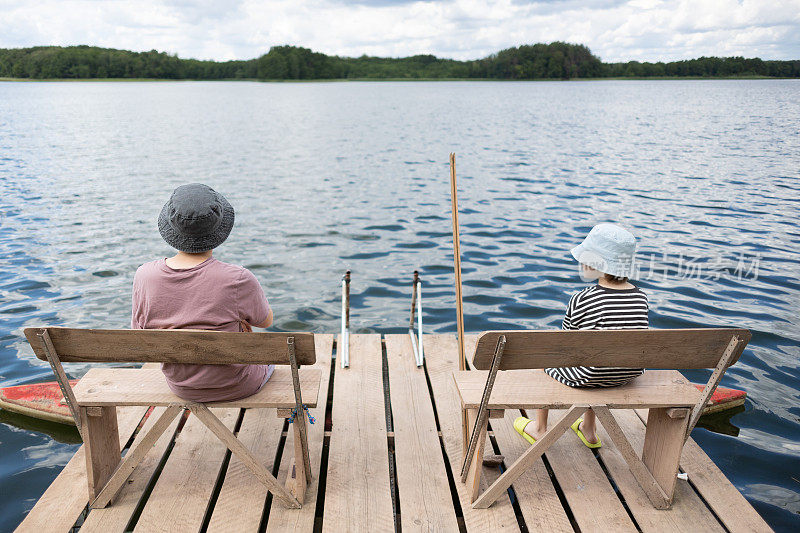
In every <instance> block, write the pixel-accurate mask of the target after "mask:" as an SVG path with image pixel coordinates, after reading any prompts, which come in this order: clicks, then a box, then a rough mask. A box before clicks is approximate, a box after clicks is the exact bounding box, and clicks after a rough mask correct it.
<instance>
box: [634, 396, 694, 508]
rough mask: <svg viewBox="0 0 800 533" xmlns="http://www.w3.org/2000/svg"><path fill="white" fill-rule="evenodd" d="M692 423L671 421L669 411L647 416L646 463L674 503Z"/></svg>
mask: <svg viewBox="0 0 800 533" xmlns="http://www.w3.org/2000/svg"><path fill="white" fill-rule="evenodd" d="M688 424H689V420H688V419H687V418H670V417H669V416H668V415H667V410H666V409H650V413H649V415H648V417H647V431H646V433H645V439H644V449H643V450H642V462H644V464H645V465H646V466H647V468H648V469H649V470H650V472H652V473H653V478H655V480H656V481H657V482H658V484H659V485H661V488H662V489H663V490H664V493H665V494H666V496H667V497H668V498H669V500H670V501H672V494H673V492H675V480H676V479H677V478H676V477H675V476H677V474H678V469H679V468H680V458H681V450H683V442H684V440H685V439H686V426H687V425H688Z"/></svg>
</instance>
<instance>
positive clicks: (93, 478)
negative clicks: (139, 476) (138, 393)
mask: <svg viewBox="0 0 800 533" xmlns="http://www.w3.org/2000/svg"><path fill="white" fill-rule="evenodd" d="M90 409H91V408H87V407H84V406H80V407H79V409H78V410H79V412H80V417H81V426H82V428H83V431H81V434H82V436H83V439H84V441H83V445H84V447H85V448H86V450H85V452H84V454H85V457H86V476H87V479H88V481H89V483H88V487H89V500H90V501H91V500H93V499H95V498H96V497H97V495H98V494H100V491H101V490H102V489H103V487H105V485H106V483H107V482H108V480H109V479H110V478H111V475H112V474H113V473H114V470H116V469H117V466H119V463H120V461H121V455H120V453H121V450H120V448H121V444H120V437H119V429H118V427H117V409H116V407H114V406H113V405H111V406H106V407H98V408H96V409H99V410H100V411H99V412H96V413H95V412H91V411H90Z"/></svg>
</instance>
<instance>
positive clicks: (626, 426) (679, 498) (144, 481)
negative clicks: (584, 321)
mask: <svg viewBox="0 0 800 533" xmlns="http://www.w3.org/2000/svg"><path fill="white" fill-rule="evenodd" d="M315 339H316V350H317V364H316V366H317V367H318V368H320V369H322V370H323V376H324V377H323V380H322V384H321V391H320V402H319V405H318V407H317V408H315V409H312V410H311V414H312V416H314V417H316V423H315V424H314V425H312V426H310V432H309V449H310V455H311V463H312V469H313V475H314V479H313V482H312V483H311V485H310V486H309V490H308V493H307V496H306V501H305V503H304V505H303V508H302V509H299V510H298V509H286V508H284V507H282V506H281V505H280V503H278V502H273V501H272V497H271V496H268V494H267V491H266V489H265V488H264V486H263V485H261V484H260V483H259V482H257V481H256V479H255V477H254V476H253V475H252V474H251V473H250V472H249V471H248V470H247V469H246V468H245V467H244V465H242V464H241V463H240V462H239V461H238V459H236V458H235V457H234V458H231V454H230V452H228V451H227V450H226V448H225V447H224V446H223V445H222V444H221V442H220V441H219V440H218V439H217V438H216V437H214V436H213V435H212V434H211V433H210V431H209V430H208V429H207V428H206V427H205V426H204V425H203V424H201V423H200V422H199V421H198V420H197V419H196V418H195V417H193V416H189V417H188V418H186V417H185V416H184V417H179V418H178V419H176V420H175V421H174V422H173V425H172V427H171V428H170V429H168V430H167V431H166V432H165V433H164V434H163V435H162V437H161V438H160V440H159V441H158V442H157V443H156V444H155V446H154V447H153V449H152V450H151V451H150V452H149V453H148V455H147V457H146V458H145V460H144V461H143V462H142V463H141V464H140V465H139V466H138V467H137V469H136V470H135V471H134V473H133V474H132V475H131V477H130V479H129V480H128V483H127V484H126V485H125V486H124V487H123V489H122V491H121V492H120V493H119V495H118V496H117V498H116V499H115V500H114V502H113V503H112V505H110V506H109V507H107V508H105V509H94V510H90V511H88V513H87V509H86V505H87V502H88V494H87V488H86V478H85V465H84V458H83V448H81V449H80V450H78V452H77V453H76V454H75V456H74V457H73V458H72V460H71V461H70V462H69V463H68V464H67V466H66V467H65V468H64V470H63V471H62V472H61V474H59V476H58V477H57V478H56V479H55V481H53V483H52V485H50V487H49V488H48V489H47V491H46V492H45V493H44V494H43V495H42V497H41V498H40V499H39V501H38V502H37V504H36V505H35V507H34V508H33V509H32V510H31V511H30V513H29V514H28V515H27V516H26V518H25V519H24V521H23V522H22V523H21V524H20V526H19V527H18V529H17V531H25V532H28V531H29V532H33V533H44V532H49V531H58V532H66V531H70V529H71V528H73V527H76V528H78V527H79V528H80V531H81V532H94V531H97V532H115V531H170V532H183V531H187V532H188V531H192V532H195V531H205V530H207V531H225V532H240V531H241V532H245V531H286V530H297V531H309V532H310V531H331V532H335V533H340V532H344V531H348V532H349V531H370V532H374V531H454V532H456V531H481V532H483V531H499V530H506V531H583V532H589V531H601V530H602V531H637V530H639V531H658V532H662V531H726V530H727V531H731V532H738V531H747V532H753V531H771V530H770V528H769V526H768V525H767V524H766V522H764V520H763V519H762V518H761V517H760V516H759V515H758V513H757V512H756V511H755V510H754V509H753V507H752V506H751V505H750V504H749V503H748V502H747V500H746V499H745V498H744V497H743V496H742V495H741V494H740V493H739V491H738V490H736V488H735V487H734V486H733V485H732V484H731V483H730V482H729V481H728V479H727V478H725V476H724V475H723V474H722V472H721V471H720V470H719V468H717V467H716V466H715V465H714V463H713V462H712V461H711V460H710V459H709V458H708V456H706V454H705V453H703V451H702V450H701V449H700V447H699V446H698V445H697V444H696V443H695V442H694V441H693V440H691V439H690V440H689V441H688V442H687V443H686V446H685V448H684V451H683V456H682V459H681V469H682V471H683V472H686V473H687V474H688V476H689V480H688V481H684V480H678V485H677V488H676V491H675V501H674V504H673V506H672V508H671V509H670V510H666V511H659V510H656V509H654V508H653V507H652V505H651V504H650V501H649V500H648V498H647V496H645V494H644V492H643V491H642V489H641V488H640V487H639V484H638V483H637V481H636V480H635V479H634V477H633V475H632V474H631V473H630V470H629V469H628V467H627V465H626V463H625V461H624V460H623V459H622V456H621V455H620V453H619V452H618V451H617V450H616V449H615V448H614V446H613V444H612V443H611V439H610V438H609V437H608V435H606V434H605V432H604V431H603V429H602V427H600V429H599V435H600V438H601V439H602V441H603V447H602V448H601V449H600V450H599V451H597V452H593V451H592V450H589V449H588V448H586V447H585V446H583V445H582V444H581V443H580V441H579V440H578V439H577V438H576V437H575V435H574V434H572V432H567V434H565V435H564V436H563V437H562V438H561V439H560V440H559V441H558V442H557V443H556V444H554V445H553V446H552V447H551V448H550V449H549V450H548V451H547V453H546V454H545V456H544V458H543V459H540V460H539V462H538V463H537V465H536V466H535V468H533V469H531V470H530V471H529V472H528V473H527V474H525V475H524V476H523V477H521V478H520V479H519V480H517V482H516V483H514V485H513V486H512V488H511V489H510V490H509V491H508V493H507V494H506V495H504V496H503V497H502V498H501V499H499V500H498V501H497V502H496V503H495V504H494V505H493V506H492V507H491V508H489V509H486V510H474V509H472V507H471V505H470V503H469V500H468V497H467V494H466V490H465V487H464V485H462V484H461V483H460V482H459V481H458V472H459V471H460V467H461V464H460V463H461V458H462V457H461V454H462V451H461V450H462V442H461V413H460V409H459V400H458V396H457V393H456V390H455V385H454V382H453V378H452V375H451V372H452V371H453V370H455V369H457V368H458V363H457V357H458V355H457V351H458V349H457V343H456V339H455V337H454V336H452V335H426V336H425V338H424V341H425V368H417V367H416V365H415V363H414V356H413V354H412V347H411V341H410V339H409V336H408V335H386V336H384V337H381V336H380V335H377V334H374V335H352V336H351V337H350V368H348V369H341V368H340V367H339V366H338V365H336V364H335V359H334V360H333V362H332V355H333V354H334V353H335V343H334V336H333V335H316V336H315ZM475 342H476V339H475V338H474V337H469V338H467V351H468V353H471V352H470V350H471V348H474V345H475ZM325 395H327V402H326V401H325ZM162 409H164V408H163V407H159V408H156V409H155V410H154V411H153V412H152V413H150V415H149V416H147V417H146V418H145V415H146V413H147V408H143V407H142V408H139V407H122V408H119V410H118V416H119V431H120V439H121V442H122V446H123V447H124V446H126V445H128V444H130V442H129V441H132V440H135V439H136V438H138V437H139V436H141V435H142V434H143V432H141V431H138V432H137V427H138V426H139V425H140V423H143V427H144V428H147V427H149V424H152V423H153V422H154V421H155V419H156V418H157V416H153V415H154V414H155V415H158V413H159V412H160V410H162ZM214 411H216V414H217V416H218V417H219V418H220V420H221V421H222V422H223V423H224V424H226V425H227V426H228V427H229V428H231V429H233V430H234V431H236V433H237V434H238V436H239V438H240V439H241V440H242V442H243V443H244V444H245V445H246V446H248V447H249V448H250V449H251V450H253V451H254V453H255V454H256V455H257V456H259V457H262V458H263V461H264V464H265V465H266V466H267V468H270V469H272V471H273V473H274V474H275V475H276V476H277V477H278V480H279V481H281V482H283V481H284V480H285V479H286V474H287V469H288V468H289V463H290V459H291V457H290V456H291V452H290V450H291V449H292V442H291V441H292V439H293V437H292V432H291V431H287V429H289V428H288V424H287V422H286V421H284V420H283V419H279V418H277V417H276V416H275V412H274V410H273V409H261V410H254V409H246V410H245V409H215V410H214ZM518 415H519V413H518V412H511V411H506V414H505V419H493V420H491V421H490V422H491V427H490V430H491V433H490V439H488V440H487V444H486V450H485V452H486V453H501V454H503V455H505V464H510V462H512V461H513V460H514V459H515V458H516V457H518V456H519V455H520V454H521V453H522V452H523V451H524V450H525V449H526V447H527V446H528V444H527V442H525V441H524V440H523V439H522V438H521V437H520V436H519V435H517V434H516V432H515V431H514V430H513V428H512V425H511V424H512V421H513V419H514V418H515V417H516V416H518ZM615 415H617V419H618V420H619V423H620V425H621V426H622V428H623V430H624V431H625V432H626V434H627V435H628V436H629V439H630V440H631V442H632V443H633V444H634V446H638V447H639V448H640V450H639V451H641V446H642V441H643V438H644V422H643V420H646V419H647V417H646V413H637V412H634V411H627V412H623V411H615ZM454 473H455V475H454ZM498 473H499V470H497V469H492V468H484V475H483V479H484V483H485V482H491V481H492V480H493V479H494V478H496V477H497V475H498Z"/></svg>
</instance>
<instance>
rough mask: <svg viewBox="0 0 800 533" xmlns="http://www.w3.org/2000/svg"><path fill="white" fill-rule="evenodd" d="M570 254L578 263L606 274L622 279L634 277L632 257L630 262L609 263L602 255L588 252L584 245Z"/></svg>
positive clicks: (577, 247)
mask: <svg viewBox="0 0 800 533" xmlns="http://www.w3.org/2000/svg"><path fill="white" fill-rule="evenodd" d="M570 252H571V253H572V257H574V258H575V260H576V261H577V262H578V263H583V264H585V265H588V266H590V267H592V268H594V269H595V270H599V271H600V272H602V273H604V274H609V275H611V276H620V277H631V276H632V275H633V271H634V265H633V262H634V258H633V257H631V261H630V262H621V261H609V260H608V259H606V258H604V257H602V256H601V255H600V254H597V253H594V252H592V251H591V250H588V249H587V248H586V246H584V245H583V243H581V244H579V245H578V246H576V247H575V248H573V249H572V250H570Z"/></svg>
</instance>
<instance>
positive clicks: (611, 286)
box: [514, 224, 648, 448]
mask: <svg viewBox="0 0 800 533" xmlns="http://www.w3.org/2000/svg"><path fill="white" fill-rule="evenodd" d="M635 250H636V239H635V237H634V236H633V235H632V234H631V233H630V232H629V231H627V230H625V229H623V228H621V227H619V226H616V225H614V224H598V225H597V226H595V227H594V228H592V230H591V231H590V232H589V235H588V236H587V237H586V239H585V240H584V241H583V242H582V243H581V244H580V245H578V246H576V247H575V248H573V249H572V255H573V257H575V259H576V260H577V261H578V262H579V263H580V267H581V278H582V279H584V280H586V281H588V280H592V279H597V284H596V285H592V286H590V287H587V288H585V289H583V290H582V291H580V292H577V293H575V294H573V295H572V297H571V298H570V300H569V304H568V305H567V312H566V314H565V316H564V320H563V322H562V324H561V328H562V329H567V330H577V329H647V327H648V317H647V312H648V305H647V296H646V295H645V294H644V292H642V291H641V290H640V289H638V288H637V287H635V286H633V285H632V284H631V283H630V282H629V281H628V276H629V274H630V271H631V269H632V266H633V257H634V253H635ZM545 372H546V373H547V374H548V375H549V376H550V377H552V378H553V379H556V380H558V381H559V382H561V383H563V384H564V385H567V386H569V387H616V386H619V385H624V384H625V383H628V382H629V381H631V380H632V379H634V378H636V377H638V376H640V375H642V373H643V372H644V369H642V368H622V367H591V366H590V367H583V366H578V367H564V368H546V369H545ZM547 413H548V411H547V409H537V410H536V414H535V420H533V421H532V420H529V419H527V418H525V417H519V418H517V419H516V420H515V421H514V428H515V429H516V430H517V432H519V433H520V435H522V436H523V437H524V438H525V439H526V440H527V441H528V442H530V443H531V444H533V443H534V442H535V441H536V439H538V438H540V437H541V436H543V435H544V434H545V433H546V432H547ZM572 429H573V431H575V433H576V434H577V435H578V437H579V438H580V439H581V441H583V443H584V444H585V445H586V446H588V447H589V448H599V447H600V446H601V443H600V439H599V438H598V437H597V434H596V432H595V416H594V412H593V411H592V410H591V409H589V410H588V411H586V413H585V414H584V418H582V419H581V418H579V419H578V420H576V421H575V423H574V424H573V425H572Z"/></svg>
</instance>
